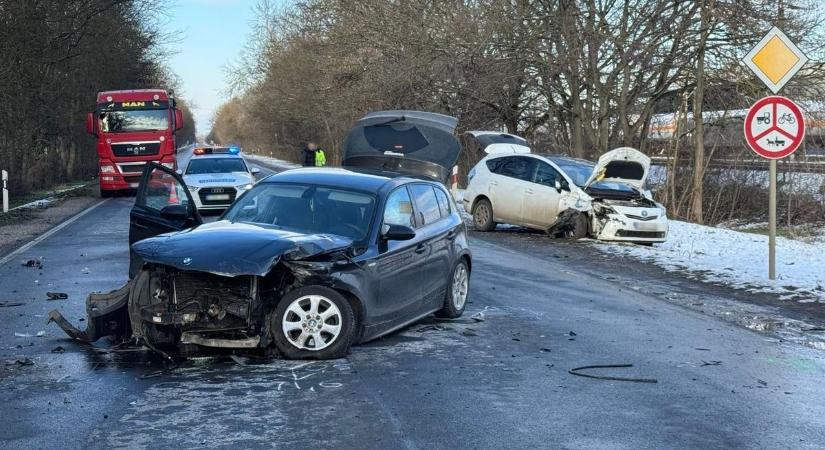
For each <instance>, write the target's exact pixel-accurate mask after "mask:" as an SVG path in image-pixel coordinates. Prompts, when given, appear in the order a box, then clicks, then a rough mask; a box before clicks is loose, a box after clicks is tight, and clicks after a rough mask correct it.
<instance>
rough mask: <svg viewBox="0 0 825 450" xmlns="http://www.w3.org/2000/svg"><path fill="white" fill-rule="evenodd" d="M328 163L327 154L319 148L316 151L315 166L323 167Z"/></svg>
mask: <svg viewBox="0 0 825 450" xmlns="http://www.w3.org/2000/svg"><path fill="white" fill-rule="evenodd" d="M326 165H327V155H325V154H324V151H323V150H321V149H318V150H317V151H316V152H315V166H316V167H321V166H326Z"/></svg>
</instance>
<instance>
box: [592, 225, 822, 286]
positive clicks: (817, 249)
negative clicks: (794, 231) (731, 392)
mask: <svg viewBox="0 0 825 450" xmlns="http://www.w3.org/2000/svg"><path fill="white" fill-rule="evenodd" d="M595 245H596V247H598V248H599V249H600V250H602V251H604V252H608V253H618V254H622V255H627V256H631V257H634V258H638V259H640V260H643V261H646V262H652V263H654V264H656V265H658V266H661V267H663V268H664V269H665V270H668V271H688V272H692V273H695V274H697V275H698V276H699V277H700V278H701V279H702V280H704V281H708V282H715V283H722V284H727V285H731V286H733V287H736V288H741V289H747V290H749V291H761V292H773V293H777V294H780V295H781V296H782V297H783V298H786V299H795V300H798V301H801V302H811V301H817V300H818V301H820V302H825V246H823V245H822V243H813V244H811V243H806V242H801V241H796V240H793V239H786V238H783V237H777V238H776V280H775V281H773V282H772V281H770V280H769V279H768V236H765V235H760V234H754V233H745V232H741V231H734V230H729V229H723V228H715V227H709V226H704V225H697V224H693V223H688V222H680V221H675V220H674V221H671V222H670V230H669V233H668V237H667V242H665V243H663V244H657V245H655V246H653V247H642V246H638V245H633V244H610V243H604V242H598V243H595Z"/></svg>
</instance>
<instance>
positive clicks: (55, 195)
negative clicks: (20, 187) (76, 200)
mask: <svg viewBox="0 0 825 450" xmlns="http://www.w3.org/2000/svg"><path fill="white" fill-rule="evenodd" d="M88 185H89V183H83V184H78V185H75V186H69V187H65V188H62V189H57V190H55V191H53V192H52V193H51V195H49V196H48V197H46V198H41V199H40V200H35V201H33V202H29V203H26V204H24V205H20V206H15V207H14V208H10V209H9V211H14V210H18V209H38V208H45V207H47V206H49V205H50V204H52V203H54V202H55V201H57V200H58V199H59V198H60V197H61V196H62V195H65V194H68V193H69V192H72V191H76V190H78V189H81V188H85V187H86V186H88ZM0 212H2V211H0Z"/></svg>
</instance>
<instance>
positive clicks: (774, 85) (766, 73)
mask: <svg viewBox="0 0 825 450" xmlns="http://www.w3.org/2000/svg"><path fill="white" fill-rule="evenodd" d="M743 62H744V63H745V65H746V66H748V67H750V69H751V70H752V71H753V73H755V74H756V76H758V77H759V79H760V80H762V82H763V83H765V85H766V86H768V88H769V89H770V90H771V91H772V92H773V93H774V94H776V93H777V92H779V90H780V89H782V87H783V86H785V83H787V82H788V80H790V79H791V77H793V76H794V75H796V73H797V72H799V69H801V68H802V66H804V65H805V63H806V62H808V57H807V56H805V54H804V53H802V50H800V49H799V47H797V46H796V44H794V43H793V42H791V40H790V39H789V38H788V36H786V35H785V33H783V32H782V30H780V29H779V28H776V27H773V28H772V29H771V31H769V32H768V34H766V35H765V37H763V38H762V40H761V41H759V43H758V44H756V47H754V48H753V50H751V51H750V52H749V53H748V54H747V55H746V56H745V59H744V60H743Z"/></svg>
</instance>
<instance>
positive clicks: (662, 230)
mask: <svg viewBox="0 0 825 450" xmlns="http://www.w3.org/2000/svg"><path fill="white" fill-rule="evenodd" d="M596 220H598V221H599V222H600V223H599V225H600V229H599V231H598V233H596V238H597V239H599V240H602V241H622V242H652V243H657V242H665V240H667V231H668V223H667V217H666V216H664V215H662V216H660V217H657V218H656V219H654V220H649V221H641V220H636V219H631V218H629V217H626V216H624V215H622V214H608V215H607V216H606V217H604V218H597V219H596Z"/></svg>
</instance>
